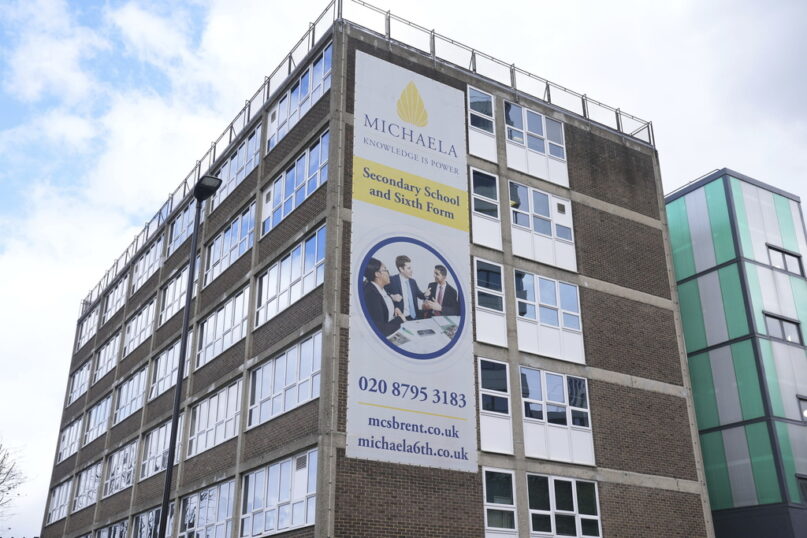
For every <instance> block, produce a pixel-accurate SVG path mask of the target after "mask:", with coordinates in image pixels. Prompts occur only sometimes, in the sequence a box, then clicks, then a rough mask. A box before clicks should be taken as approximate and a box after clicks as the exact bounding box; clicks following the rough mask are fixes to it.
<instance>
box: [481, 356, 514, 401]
mask: <svg viewBox="0 0 807 538" xmlns="http://www.w3.org/2000/svg"><path fill="white" fill-rule="evenodd" d="M479 368H480V370H481V372H482V388H483V389H488V390H495V391H498V392H505V393H506V392H507V365H505V364H504V363H500V362H492V361H480V362H479Z"/></svg>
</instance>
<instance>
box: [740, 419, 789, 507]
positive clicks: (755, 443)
mask: <svg viewBox="0 0 807 538" xmlns="http://www.w3.org/2000/svg"><path fill="white" fill-rule="evenodd" d="M745 437H746V438H747V439H748V455H749V456H750V457H751V469H752V471H753V473H754V483H755V484H756V486H757V499H758V500H759V504H768V503H778V502H781V500H782V496H781V493H780V491H779V479H778V478H777V477H776V467H775V465H774V462H773V448H772V445H771V438H770V436H769V435H768V425H767V424H766V423H765V422H757V423H756V424H749V425H748V426H746V427H745Z"/></svg>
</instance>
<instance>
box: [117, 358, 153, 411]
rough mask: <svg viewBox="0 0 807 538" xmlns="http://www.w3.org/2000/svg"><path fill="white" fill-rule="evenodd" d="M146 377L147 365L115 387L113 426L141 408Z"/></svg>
mask: <svg viewBox="0 0 807 538" xmlns="http://www.w3.org/2000/svg"><path fill="white" fill-rule="evenodd" d="M147 377H148V365H146V366H143V367H142V368H140V369H139V370H137V371H136V372H135V373H133V374H132V375H130V376H129V377H127V378H126V379H124V380H123V381H122V382H121V383H120V384H119V385H118V386H117V387H115V408H114V409H113V411H112V425H113V426H115V425H116V424H120V423H121V422H123V421H124V420H126V419H127V418H129V417H130V416H132V415H134V414H135V413H136V412H137V411H139V410H140V409H141V408H142V407H143V404H144V403H145V400H146V379H147ZM138 392H139V394H138ZM124 398H127V399H126V401H124Z"/></svg>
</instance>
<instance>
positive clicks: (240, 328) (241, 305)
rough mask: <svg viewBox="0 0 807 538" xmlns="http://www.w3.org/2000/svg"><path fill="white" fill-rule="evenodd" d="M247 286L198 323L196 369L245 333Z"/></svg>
mask: <svg viewBox="0 0 807 538" xmlns="http://www.w3.org/2000/svg"><path fill="white" fill-rule="evenodd" d="M248 310H249V286H246V287H244V288H242V289H240V290H239V291H237V292H236V293H235V294H234V295H232V296H231V297H230V298H228V299H227V300H226V301H224V303H223V304H222V305H221V306H219V307H218V308H217V309H216V310H214V311H213V312H211V313H210V314H209V315H208V316H207V317H206V318H205V319H204V321H202V323H200V324H199V342H198V344H197V353H196V369H197V370H198V369H199V368H201V367H202V366H204V365H205V364H207V363H209V362H210V361H212V360H213V359H215V358H216V357H218V356H219V355H221V354H222V353H223V352H224V351H225V350H226V349H229V348H230V347H232V346H233V345H235V344H237V343H238V342H240V341H241V339H242V338H244V337H245V336H246V335H247V321H248V318H249V316H248V315H247V313H248Z"/></svg>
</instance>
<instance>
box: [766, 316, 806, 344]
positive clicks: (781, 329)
mask: <svg viewBox="0 0 807 538" xmlns="http://www.w3.org/2000/svg"><path fill="white" fill-rule="evenodd" d="M762 316H763V319H764V320H765V332H766V334H767V336H768V338H773V339H774V340H778V341H780V342H786V343H788V344H795V345H798V346H803V345H804V335H803V333H802V331H801V322H800V321H799V320H797V319H792V318H788V317H785V316H782V315H779V314H773V313H771V312H768V311H766V310H763V311H762ZM769 320H772V321H774V322H776V323H778V325H779V332H780V333H781V336H777V335H773V334H771V331H770V325H769V324H768V321H769ZM786 324H787V325H786ZM786 326H793V327H794V328H795V330H796V335H797V336H798V341H793V340H788V338H787V331H786V330H785V327H786Z"/></svg>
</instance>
